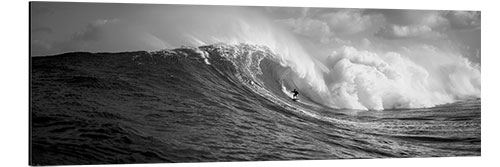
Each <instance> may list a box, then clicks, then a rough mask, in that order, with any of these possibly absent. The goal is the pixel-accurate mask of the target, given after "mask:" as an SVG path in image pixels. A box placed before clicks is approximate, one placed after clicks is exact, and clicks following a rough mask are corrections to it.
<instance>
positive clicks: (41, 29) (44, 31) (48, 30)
mask: <svg viewBox="0 0 500 167" xmlns="http://www.w3.org/2000/svg"><path fill="white" fill-rule="evenodd" d="M52 31H53V30H52V29H51V28H49V27H36V28H33V29H31V32H32V33H33V34H51V33H52Z"/></svg>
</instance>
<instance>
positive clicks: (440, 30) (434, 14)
mask: <svg viewBox="0 0 500 167" xmlns="http://www.w3.org/2000/svg"><path fill="white" fill-rule="evenodd" d="M379 12H380V13H382V14H383V15H384V18H385V21H386V25H385V26H383V27H381V28H380V29H379V30H378V31H376V32H375V36H378V37H382V38H388V39H401V38H420V39H422V38H427V39H436V38H442V37H443V36H446V34H448V33H449V32H452V31H456V30H471V29H480V26H481V20H480V19H481V18H480V17H481V13H480V12H474V11H425V10H380V11H379Z"/></svg>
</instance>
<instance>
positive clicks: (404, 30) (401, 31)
mask: <svg viewBox="0 0 500 167" xmlns="http://www.w3.org/2000/svg"><path fill="white" fill-rule="evenodd" d="M375 36H378V37H382V38H388V39H401V38H440V37H443V36H444V35H443V34H441V33H440V32H437V31H434V30H433V29H432V28H431V27H429V26H427V25H414V26H400V25H387V26H385V27H382V28H381V29H379V30H378V31H377V32H376V33H375Z"/></svg>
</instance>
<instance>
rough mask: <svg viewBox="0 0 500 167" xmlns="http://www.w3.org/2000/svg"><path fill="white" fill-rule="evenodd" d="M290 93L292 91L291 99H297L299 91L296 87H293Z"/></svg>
mask: <svg viewBox="0 0 500 167" xmlns="http://www.w3.org/2000/svg"><path fill="white" fill-rule="evenodd" d="M292 93H293V99H297V95H299V92H298V91H297V90H296V89H293V90H292Z"/></svg>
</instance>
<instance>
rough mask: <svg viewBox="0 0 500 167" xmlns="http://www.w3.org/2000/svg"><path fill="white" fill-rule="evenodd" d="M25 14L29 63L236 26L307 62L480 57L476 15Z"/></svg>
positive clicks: (158, 9)
mask: <svg viewBox="0 0 500 167" xmlns="http://www.w3.org/2000/svg"><path fill="white" fill-rule="evenodd" d="M30 11H31V16H30V17H31V20H30V24H31V25H30V32H31V40H30V42H31V53H32V54H31V55H32V56H41V55H54V54H60V53H65V52H72V51H89V52H101V51H109V52H114V51H132V50H159V49H165V48H175V47H179V46H181V45H195V44H210V43H207V42H202V43H193V42H189V41H186V40H185V35H182V36H181V35H179V34H183V33H185V32H190V33H191V34H198V36H199V34H202V35H206V34H210V36H212V38H213V37H214V36H215V37H216V36H218V35H221V34H222V36H224V35H225V34H223V33H224V32H217V30H221V31H222V30H224V31H225V30H227V29H225V28H220V26H221V25H222V26H224V25H231V24H233V22H241V20H243V21H244V22H246V23H247V24H249V26H250V27H251V28H252V29H257V30H258V31H267V30H262V29H263V28H262V27H265V26H270V27H273V29H276V28H275V27H279V28H280V31H287V32H288V33H290V34H292V36H293V38H296V39H297V41H299V43H300V45H302V46H304V48H305V49H306V50H307V52H309V53H310V54H318V55H329V54H330V53H331V52H332V51H333V50H335V49H337V48H339V47H342V46H345V45H349V46H354V47H356V48H362V49H371V50H385V51H404V50H405V49H406V50H408V49H409V48H410V49H411V48H415V47H421V48H438V49H440V50H445V51H446V52H455V53H457V54H460V55H462V56H464V57H467V58H468V59H469V60H470V61H472V62H475V63H479V64H480V57H481V56H480V55H481V54H480V53H481V47H480V46H481V42H480V39H481V35H480V34H481V12H480V11H445V10H439V11H436V10H391V9H354V8H349V9H342V8H307V7H240V6H184V5H168V4H163V5H157V4H118V3H61V2H58V3H55V2H32V3H31V5H30ZM252 19H254V20H252ZM214 25H215V26H214ZM239 28H241V27H239ZM214 29H215V30H214ZM228 31H232V30H228ZM273 32H276V30H274V31H271V33H273ZM232 35H234V34H232ZM210 42H217V41H216V40H210ZM238 42H246V41H241V40H240V41H238Z"/></svg>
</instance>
